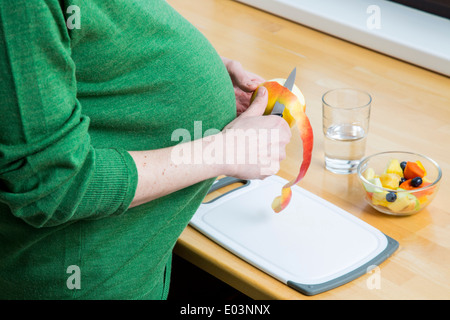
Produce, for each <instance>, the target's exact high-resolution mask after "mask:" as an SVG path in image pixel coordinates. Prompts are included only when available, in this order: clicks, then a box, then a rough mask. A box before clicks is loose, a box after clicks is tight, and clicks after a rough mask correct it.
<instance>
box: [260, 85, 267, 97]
mask: <svg viewBox="0 0 450 320" xmlns="http://www.w3.org/2000/svg"><path fill="white" fill-rule="evenodd" d="M259 93H260V94H261V95H262V96H264V95H265V94H266V93H267V89H266V88H265V87H261V88H259Z"/></svg>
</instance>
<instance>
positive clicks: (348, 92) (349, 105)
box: [322, 88, 372, 174]
mask: <svg viewBox="0 0 450 320" xmlns="http://www.w3.org/2000/svg"><path fill="white" fill-rule="evenodd" d="M371 103H372V97H371V96H370V94H368V93H367V92H365V91H361V90H358V89H351V88H342V89H334V90H330V91H328V92H326V93H325V94H324V95H323V97H322V119H323V133H324V136H325V145H324V148H325V168H326V169H327V170H329V171H331V172H334V173H339V174H350V173H355V172H356V168H357V166H358V164H359V162H360V161H361V159H362V158H363V157H364V154H365V151H366V140H367V134H368V132H369V120H370V106H371Z"/></svg>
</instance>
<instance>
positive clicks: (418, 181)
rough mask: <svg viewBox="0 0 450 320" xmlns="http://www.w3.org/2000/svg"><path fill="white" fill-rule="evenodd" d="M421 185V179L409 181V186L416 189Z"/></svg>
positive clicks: (416, 178)
mask: <svg viewBox="0 0 450 320" xmlns="http://www.w3.org/2000/svg"><path fill="white" fill-rule="evenodd" d="M421 184H422V178H421V177H415V178H413V179H412V180H411V185H412V186H413V187H414V188H416V187H418V186H420V185H421Z"/></svg>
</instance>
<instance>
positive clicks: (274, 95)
mask: <svg viewBox="0 0 450 320" xmlns="http://www.w3.org/2000/svg"><path fill="white" fill-rule="evenodd" d="M285 81H286V80H285V79H274V80H271V81H267V82H264V83H263V84H261V85H260V86H259V87H261V86H264V87H265V88H266V89H267V92H268V95H269V97H268V102H267V107H266V110H265V111H264V114H265V115H268V114H270V113H271V112H272V109H273V107H274V105H275V102H277V101H278V102H279V103H282V104H284V106H285V109H284V111H283V119H285V120H286V121H287V123H288V124H289V127H290V128H292V127H293V126H294V125H297V126H298V129H299V131H300V138H301V139H302V143H303V160H302V163H301V166H300V170H299V173H298V175H297V177H296V178H295V179H293V180H291V181H289V182H288V183H286V184H285V185H284V186H283V188H282V189H281V195H280V196H278V197H276V198H275V199H274V200H273V202H272V209H273V210H274V211H275V212H277V213H278V212H281V211H282V210H284V209H285V208H286V207H287V206H288V204H289V202H290V201H291V197H292V190H291V187H292V186H293V185H296V184H297V183H298V182H299V181H300V180H301V179H302V178H303V177H304V176H305V174H306V172H307V171H308V168H309V165H310V163H311V156H312V149H313V141H314V135H313V130H312V127H311V123H310V122H309V119H308V117H307V116H306V113H305V110H306V104H305V98H304V97H303V94H302V92H301V91H300V89H299V88H298V87H297V86H296V85H294V87H293V88H292V91H290V90H289V89H287V88H285V87H283V84H284V82H285ZM259 87H258V89H259ZM258 89H256V90H255V92H254V93H253V95H252V98H251V101H253V100H254V98H255V97H256V93H257V92H258Z"/></svg>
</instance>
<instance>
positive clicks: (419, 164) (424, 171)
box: [416, 160, 427, 178]
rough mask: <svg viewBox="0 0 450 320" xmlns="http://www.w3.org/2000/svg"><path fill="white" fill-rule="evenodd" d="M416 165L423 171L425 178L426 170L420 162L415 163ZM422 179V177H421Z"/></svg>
mask: <svg viewBox="0 0 450 320" xmlns="http://www.w3.org/2000/svg"><path fill="white" fill-rule="evenodd" d="M416 163H417V165H418V166H419V167H420V169H422V170H423V175H424V176H426V175H427V170H425V167H424V166H423V164H422V162H420V161H419V160H417V161H416ZM422 178H423V177H422Z"/></svg>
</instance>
